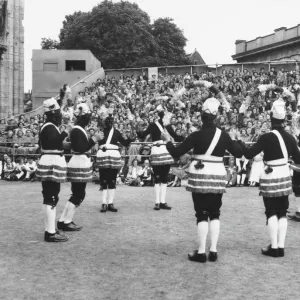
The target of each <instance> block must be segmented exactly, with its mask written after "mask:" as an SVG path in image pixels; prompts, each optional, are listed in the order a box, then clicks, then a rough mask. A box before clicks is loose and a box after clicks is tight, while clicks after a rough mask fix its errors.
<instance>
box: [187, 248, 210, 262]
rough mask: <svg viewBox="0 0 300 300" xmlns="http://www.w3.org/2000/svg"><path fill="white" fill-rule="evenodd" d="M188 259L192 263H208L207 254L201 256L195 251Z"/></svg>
mask: <svg viewBox="0 0 300 300" xmlns="http://www.w3.org/2000/svg"><path fill="white" fill-rule="evenodd" d="M188 258H189V260H191V261H197V262H201V263H205V262H206V254H205V253H201V254H199V253H198V250H195V251H194V252H193V253H189V254H188Z"/></svg>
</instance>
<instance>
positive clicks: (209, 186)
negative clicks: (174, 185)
mask: <svg viewBox="0 0 300 300" xmlns="http://www.w3.org/2000/svg"><path fill="white" fill-rule="evenodd" d="M195 158H196V159H197V160H199V159H201V160H202V161H203V164H204V167H203V169H196V168H195V165H196V164H197V163H198V161H197V160H194V161H192V163H191V164H190V167H189V170H188V172H187V173H188V183H187V186H186V190H187V191H189V192H192V193H202V194H207V193H213V194H223V193H226V183H227V173H226V169H225V166H224V163H223V158H222V157H216V156H205V155H196V156H195ZM206 160H207V161H209V162H207V161H206ZM210 161H213V162H210Z"/></svg>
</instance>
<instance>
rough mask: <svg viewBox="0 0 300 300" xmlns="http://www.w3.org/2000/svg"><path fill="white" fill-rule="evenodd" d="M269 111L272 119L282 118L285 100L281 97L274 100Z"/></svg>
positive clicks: (284, 112) (283, 117)
mask: <svg viewBox="0 0 300 300" xmlns="http://www.w3.org/2000/svg"><path fill="white" fill-rule="evenodd" d="M271 112H272V113H273V116H272V117H273V118H274V119H277V120H284V119H285V116H286V109H285V102H284V101H283V100H282V99H278V100H276V101H274V103H273V106H272V109H271Z"/></svg>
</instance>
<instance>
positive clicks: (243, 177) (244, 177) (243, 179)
mask: <svg viewBox="0 0 300 300" xmlns="http://www.w3.org/2000/svg"><path fill="white" fill-rule="evenodd" d="M245 179H246V174H242V182H241V184H244V183H245Z"/></svg>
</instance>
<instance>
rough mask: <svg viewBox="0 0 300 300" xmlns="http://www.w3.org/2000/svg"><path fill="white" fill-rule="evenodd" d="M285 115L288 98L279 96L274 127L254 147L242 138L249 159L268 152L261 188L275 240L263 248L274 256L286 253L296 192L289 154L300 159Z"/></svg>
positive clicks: (273, 108)
mask: <svg viewBox="0 0 300 300" xmlns="http://www.w3.org/2000/svg"><path fill="white" fill-rule="evenodd" d="M285 117H286V110H285V102H284V101H283V100H282V99H278V100H276V101H274V103H273V106H272V110H271V124H272V131H271V132H269V133H266V134H264V135H262V136H261V137H260V138H259V139H258V141H257V142H256V143H255V144H254V145H253V146H252V147H250V148H247V147H246V145H244V144H243V142H242V141H239V143H240V145H241V146H242V147H243V153H244V155H245V157H246V158H248V159H251V158H253V157H255V156H256V155H258V154H259V153H261V152H262V151H263V152H264V163H265V169H264V172H263V174H262V176H261V179H260V187H259V189H260V195H261V196H263V200H264V205H265V208H266V210H265V214H266V217H267V225H268V229H269V234H270V238H271V244H270V245H269V246H268V247H267V248H263V249H262V254H263V255H267V256H271V257H278V256H279V257H283V256H284V244H285V237H286V232H287V225H288V224H287V218H286V213H287V209H288V207H289V199H288V196H289V195H290V194H291V193H292V182H291V176H290V170H289V166H288V158H289V157H290V156H291V157H292V158H293V160H294V162H295V163H296V164H299V163H300V152H299V150H298V147H297V144H296V141H295V139H294V137H293V136H292V135H291V134H289V133H287V132H286V131H285V130H284V128H283V127H284V121H285ZM237 137H238V138H239V136H237Z"/></svg>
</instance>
